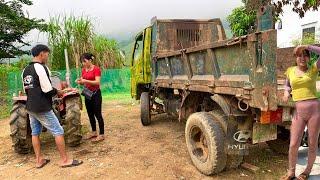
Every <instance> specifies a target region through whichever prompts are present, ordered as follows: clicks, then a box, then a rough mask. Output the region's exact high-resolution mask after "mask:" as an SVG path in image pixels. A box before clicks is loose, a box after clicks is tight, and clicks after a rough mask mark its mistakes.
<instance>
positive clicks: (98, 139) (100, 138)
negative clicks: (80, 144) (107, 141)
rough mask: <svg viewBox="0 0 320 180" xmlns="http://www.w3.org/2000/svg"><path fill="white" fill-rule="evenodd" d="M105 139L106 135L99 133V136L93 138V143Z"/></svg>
mask: <svg viewBox="0 0 320 180" xmlns="http://www.w3.org/2000/svg"><path fill="white" fill-rule="evenodd" d="M101 141H104V136H103V135H99V136H97V137H96V138H95V139H93V140H92V143H98V142H101Z"/></svg>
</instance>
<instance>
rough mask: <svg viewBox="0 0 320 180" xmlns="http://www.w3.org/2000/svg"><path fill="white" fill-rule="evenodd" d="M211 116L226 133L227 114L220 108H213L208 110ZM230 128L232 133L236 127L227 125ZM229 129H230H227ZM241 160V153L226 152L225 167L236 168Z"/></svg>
mask: <svg viewBox="0 0 320 180" xmlns="http://www.w3.org/2000/svg"><path fill="white" fill-rule="evenodd" d="M210 113H211V114H212V115H213V116H214V119H215V120H216V121H218V122H219V123H220V124H221V127H222V129H223V132H224V133H225V135H226V134H227V127H228V124H227V120H228V119H227V116H226V115H225V114H224V112H223V111H220V110H214V111H211V112H210ZM229 128H232V131H233V132H234V133H236V131H237V128H236V127H229ZM229 130H231V129H229ZM242 161H243V155H236V154H227V163H226V167H225V168H226V169H227V170H229V169H234V168H238V167H239V166H240V164H241V163H242Z"/></svg>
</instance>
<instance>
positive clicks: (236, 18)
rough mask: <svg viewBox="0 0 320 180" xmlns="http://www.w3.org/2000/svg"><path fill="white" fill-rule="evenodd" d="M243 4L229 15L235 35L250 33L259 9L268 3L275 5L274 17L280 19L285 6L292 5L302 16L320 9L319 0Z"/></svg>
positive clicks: (249, 1) (268, 0)
mask: <svg viewBox="0 0 320 180" xmlns="http://www.w3.org/2000/svg"><path fill="white" fill-rule="evenodd" d="M242 2H243V3H244V5H243V6H241V7H238V8H235V9H234V10H233V11H232V13H231V14H230V15H229V16H228V18H227V20H228V22H229V24H230V27H231V31H232V33H233V34H234V35H235V36H241V35H245V34H248V31H249V29H250V28H251V27H253V26H254V24H255V23H256V12H257V10H258V9H259V8H260V7H262V6H263V5H266V4H271V3H272V5H273V8H274V18H275V19H278V18H279V16H280V15H281V14H282V13H283V7H284V6H286V5H291V6H292V7H293V8H292V11H294V12H296V13H297V14H298V15H299V16H300V17H301V18H302V17H304V15H305V13H306V12H307V11H310V10H314V11H315V10H318V8H319V7H320V1H319V0H274V1H271V0H242Z"/></svg>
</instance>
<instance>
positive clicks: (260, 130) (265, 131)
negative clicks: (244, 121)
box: [252, 122, 277, 144]
mask: <svg viewBox="0 0 320 180" xmlns="http://www.w3.org/2000/svg"><path fill="white" fill-rule="evenodd" d="M275 139H277V125H276V124H261V123H257V122H255V123H253V134H252V143H253V144H256V143H261V142H266V141H271V140H275Z"/></svg>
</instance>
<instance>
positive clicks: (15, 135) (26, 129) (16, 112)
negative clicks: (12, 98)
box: [10, 102, 32, 154]
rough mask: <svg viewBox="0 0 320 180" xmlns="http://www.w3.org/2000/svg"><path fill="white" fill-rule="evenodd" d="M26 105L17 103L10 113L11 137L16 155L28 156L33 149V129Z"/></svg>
mask: <svg viewBox="0 0 320 180" xmlns="http://www.w3.org/2000/svg"><path fill="white" fill-rule="evenodd" d="M29 122H30V121H29V119H28V113H27V110H26V105H25V104H23V103H20V102H16V103H14V105H13V108H12V110H11V112H10V131H11V133H10V136H11V138H12V143H13V147H14V150H15V152H16V153H19V154H28V153H30V152H31V149H32V141H31V128H30V123H29Z"/></svg>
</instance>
